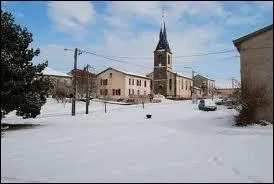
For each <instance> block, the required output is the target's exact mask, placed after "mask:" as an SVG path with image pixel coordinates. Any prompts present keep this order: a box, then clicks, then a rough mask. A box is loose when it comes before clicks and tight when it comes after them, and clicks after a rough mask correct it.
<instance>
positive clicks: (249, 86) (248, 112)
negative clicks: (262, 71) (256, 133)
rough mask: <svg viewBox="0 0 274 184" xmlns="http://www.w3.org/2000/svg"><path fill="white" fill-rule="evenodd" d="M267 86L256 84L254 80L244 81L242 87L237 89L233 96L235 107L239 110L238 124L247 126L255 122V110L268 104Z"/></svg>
mask: <svg viewBox="0 0 274 184" xmlns="http://www.w3.org/2000/svg"><path fill="white" fill-rule="evenodd" d="M265 92H266V90H265V86H262V85H258V84H254V83H252V82H249V83H242V84H241V87H240V88H238V90H236V91H235V93H234V95H233V98H234V99H235V104H233V107H234V109H236V111H238V112H239V114H238V115H236V116H235V121H236V125H237V126H247V125H249V124H253V123H255V121H256V120H255V117H254V114H255V110H256V109H257V108H263V107H265V106H267V105H268V103H269V102H268V100H267V99H266V96H265Z"/></svg>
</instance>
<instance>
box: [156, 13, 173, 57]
mask: <svg viewBox="0 0 274 184" xmlns="http://www.w3.org/2000/svg"><path fill="white" fill-rule="evenodd" d="M164 18H165V16H164V8H162V23H161V29H160V33H159V42H158V44H157V47H156V49H155V51H156V50H165V51H167V52H169V53H171V51H170V48H169V44H168V41H167V34H166V25H165V20H164Z"/></svg>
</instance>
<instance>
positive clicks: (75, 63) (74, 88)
mask: <svg viewBox="0 0 274 184" xmlns="http://www.w3.org/2000/svg"><path fill="white" fill-rule="evenodd" d="M77 51H78V49H77V48H75V51H74V69H73V81H72V83H73V97H72V106H71V107H72V109H71V115H72V116H75V98H76V72H77V71H76V70H77Z"/></svg>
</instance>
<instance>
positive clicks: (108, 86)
mask: <svg viewBox="0 0 274 184" xmlns="http://www.w3.org/2000/svg"><path fill="white" fill-rule="evenodd" d="M97 83H98V85H97V86H98V92H97V94H98V97H99V98H107V99H113V100H118V99H123V100H125V99H131V98H134V97H138V96H139V97H141V96H148V95H149V94H150V93H151V90H150V86H151V80H150V79H149V78H148V77H145V76H142V75H137V74H133V73H129V72H126V71H123V70H119V69H114V68H111V67H109V68H107V69H106V70H104V71H102V72H100V73H98V74H97Z"/></svg>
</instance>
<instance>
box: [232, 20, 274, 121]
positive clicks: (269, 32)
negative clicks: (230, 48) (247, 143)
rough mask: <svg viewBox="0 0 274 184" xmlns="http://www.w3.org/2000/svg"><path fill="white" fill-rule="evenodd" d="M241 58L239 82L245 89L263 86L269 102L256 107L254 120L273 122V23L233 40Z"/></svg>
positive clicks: (249, 89) (250, 89)
mask: <svg viewBox="0 0 274 184" xmlns="http://www.w3.org/2000/svg"><path fill="white" fill-rule="evenodd" d="M233 44H234V45H235V47H236V48H237V49H238V51H239V53H240V59H241V83H242V84H243V83H245V84H247V90H248V91H249V92H251V91H253V90H254V88H255V87H264V88H265V90H264V92H263V93H264V95H265V98H266V100H267V101H268V102H269V104H267V106H265V107H257V109H255V111H254V117H253V118H254V120H267V121H270V122H272V123H273V24H271V25H269V26H267V27H264V28H262V29H260V30H258V31H255V32H253V33H250V34H248V35H246V36H243V37H241V38H239V39H237V40H234V41H233Z"/></svg>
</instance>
